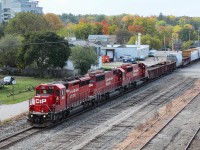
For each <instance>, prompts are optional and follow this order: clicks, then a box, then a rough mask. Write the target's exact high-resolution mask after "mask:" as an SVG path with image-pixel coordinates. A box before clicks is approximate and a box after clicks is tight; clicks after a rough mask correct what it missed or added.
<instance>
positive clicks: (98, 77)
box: [97, 75, 105, 82]
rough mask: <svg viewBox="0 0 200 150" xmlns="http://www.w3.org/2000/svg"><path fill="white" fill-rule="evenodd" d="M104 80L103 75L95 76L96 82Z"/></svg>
mask: <svg viewBox="0 0 200 150" xmlns="http://www.w3.org/2000/svg"><path fill="white" fill-rule="evenodd" d="M103 80H105V75H100V76H97V82H100V81H103Z"/></svg>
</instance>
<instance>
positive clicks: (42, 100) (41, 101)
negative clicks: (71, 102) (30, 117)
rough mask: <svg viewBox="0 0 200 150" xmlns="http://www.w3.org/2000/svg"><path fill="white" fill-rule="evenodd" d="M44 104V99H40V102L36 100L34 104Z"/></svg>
mask: <svg viewBox="0 0 200 150" xmlns="http://www.w3.org/2000/svg"><path fill="white" fill-rule="evenodd" d="M45 102H47V100H46V99H41V100H39V99H36V103H37V104H43V103H45Z"/></svg>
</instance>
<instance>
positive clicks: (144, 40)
mask: <svg viewBox="0 0 200 150" xmlns="http://www.w3.org/2000/svg"><path fill="white" fill-rule="evenodd" d="M136 40H137V36H136V35H135V36H133V37H131V38H130V40H129V42H128V44H135V41H136ZM141 44H144V45H149V46H150V47H149V48H150V49H157V50H159V49H161V47H162V42H161V41H160V39H159V38H158V37H157V36H155V37H152V36H150V35H144V36H141Z"/></svg>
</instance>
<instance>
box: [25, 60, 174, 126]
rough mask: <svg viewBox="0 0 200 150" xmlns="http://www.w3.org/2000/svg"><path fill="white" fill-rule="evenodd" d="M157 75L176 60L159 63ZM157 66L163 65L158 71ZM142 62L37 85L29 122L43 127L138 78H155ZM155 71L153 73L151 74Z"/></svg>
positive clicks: (172, 68) (139, 79) (130, 85)
mask: <svg viewBox="0 0 200 150" xmlns="http://www.w3.org/2000/svg"><path fill="white" fill-rule="evenodd" d="M158 66H159V67H155V68H156V70H155V69H154V70H155V72H159V76H160V75H162V74H165V73H168V72H169V71H173V70H174V69H175V68H176V65H175V62H170V63H169V62H168V63H163V64H159V65H158ZM159 68H162V69H160V70H159ZM152 70H153V69H152V68H150V69H149V70H148V68H147V67H146V66H145V65H144V64H143V63H140V64H134V65H131V64H126V65H122V66H120V67H117V68H116V69H113V70H111V71H103V70H97V71H94V72H91V73H89V74H87V75H85V76H82V77H73V78H68V79H65V80H63V81H60V82H57V83H52V84H41V85H39V86H38V87H36V95H35V97H34V98H33V99H32V100H31V101H30V105H29V114H28V118H27V119H28V122H30V123H31V124H32V125H33V126H35V127H45V126H48V125H50V124H52V123H54V122H57V121H59V120H62V119H63V118H65V117H67V116H68V115H69V113H70V111H71V110H73V109H74V108H76V107H79V106H84V107H88V106H91V105H95V104H96V103H99V102H100V101H102V100H105V99H107V98H109V96H110V94H111V93H112V92H115V91H119V90H126V89H127V88H129V87H134V86H136V85H137V82H138V81H141V80H146V79H148V78H150V79H153V78H156V77H158V73H156V74H155V73H152ZM154 74H155V76H154Z"/></svg>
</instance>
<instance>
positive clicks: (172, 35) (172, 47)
mask: <svg viewBox="0 0 200 150" xmlns="http://www.w3.org/2000/svg"><path fill="white" fill-rule="evenodd" d="M173 50H174V39H173V34H172V51H173Z"/></svg>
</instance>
